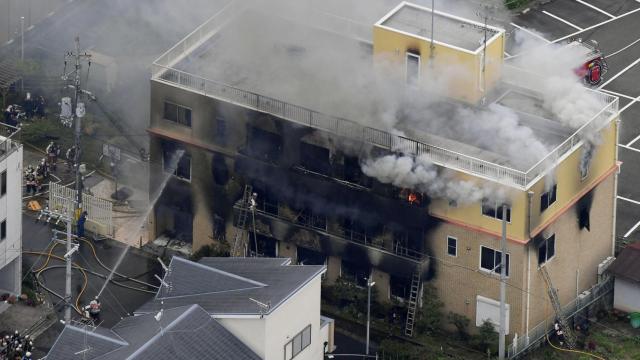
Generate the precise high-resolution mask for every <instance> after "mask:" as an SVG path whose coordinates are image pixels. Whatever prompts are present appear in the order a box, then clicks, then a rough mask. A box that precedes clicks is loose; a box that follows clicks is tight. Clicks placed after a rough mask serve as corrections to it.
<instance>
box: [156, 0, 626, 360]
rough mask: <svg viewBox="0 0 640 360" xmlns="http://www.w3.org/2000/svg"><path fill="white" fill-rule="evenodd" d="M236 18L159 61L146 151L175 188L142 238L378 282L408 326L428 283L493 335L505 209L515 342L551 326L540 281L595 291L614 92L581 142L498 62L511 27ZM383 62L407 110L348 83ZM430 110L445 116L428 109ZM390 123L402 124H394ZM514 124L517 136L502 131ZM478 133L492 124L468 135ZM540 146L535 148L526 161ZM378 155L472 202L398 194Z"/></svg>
mask: <svg viewBox="0 0 640 360" xmlns="http://www.w3.org/2000/svg"><path fill="white" fill-rule="evenodd" d="M372 2H376V1H373V0H372ZM259 3H260V2H259ZM269 3H270V4H271V2H269ZM278 3H283V1H279V2H278ZM300 3H304V1H303V0H299V1H294V0H291V1H289V2H288V4H300ZM377 3H378V5H382V1H377ZM244 5H246V2H242V1H234V2H231V3H230V5H228V6H227V7H225V8H224V9H223V10H222V11H221V12H220V13H218V14H217V15H216V16H214V17H212V18H211V19H210V20H208V21H207V22H206V23H204V24H203V25H202V26H200V27H199V28H198V29H197V30H196V31H194V32H193V33H191V34H190V35H189V36H187V37H186V38H185V39H184V40H183V41H181V42H179V43H178V44H176V45H175V46H174V47H172V48H171V49H170V50H168V51H167V52H166V53H165V54H164V55H162V56H161V57H160V58H158V59H157V60H156V61H155V62H154V64H153V66H152V74H153V75H152V79H151V104H150V109H151V110H150V111H151V118H150V124H149V133H150V134H151V140H150V154H151V160H152V162H154V163H156V164H162V169H161V168H158V169H155V170H154V172H153V173H152V174H151V176H150V179H151V184H150V188H151V189H155V188H156V187H158V186H160V184H161V183H162V180H163V178H164V176H166V175H164V174H163V171H165V173H166V172H171V173H172V174H173V175H174V176H173V177H172V178H171V179H170V180H169V181H168V183H167V188H166V190H165V191H164V193H163V195H162V196H161V197H160V199H159V200H158V202H157V203H156V205H155V208H154V210H153V212H152V216H151V217H150V220H149V226H148V228H149V231H150V234H149V238H150V239H156V238H159V237H161V236H169V237H172V238H174V239H177V240H178V241H182V242H185V243H187V244H188V246H192V248H193V250H194V251H195V250H197V249H198V248H201V247H202V246H205V245H209V244H212V243H215V242H227V243H229V245H230V246H231V248H232V249H241V250H243V252H244V253H245V254H252V253H258V254H260V255H262V256H285V257H290V258H291V259H292V260H293V261H294V262H304V263H305V264H317V265H318V264H323V265H326V267H327V274H326V281H327V283H329V284H331V283H333V282H334V281H335V280H336V279H338V278H342V279H345V280H348V281H351V282H354V283H356V284H358V285H360V286H366V279H367V278H369V277H372V278H373V281H375V283H376V285H375V286H376V289H377V294H378V297H379V300H381V301H386V302H389V301H391V299H393V298H398V299H404V300H405V303H407V304H409V306H408V307H409V308H408V309H407V312H406V314H412V313H413V311H415V310H416V309H415V308H414V309H411V306H415V302H412V301H406V300H407V299H411V298H417V297H418V296H419V293H420V290H419V289H420V288H421V285H422V283H423V282H424V283H427V282H428V283H430V284H432V285H434V287H435V288H436V289H437V294H438V297H439V298H440V300H441V301H442V302H443V303H444V309H443V310H444V311H445V312H449V311H452V312H454V313H457V314H461V315H464V316H466V317H468V318H469V319H471V321H472V323H474V324H477V325H480V324H481V323H482V320H485V319H489V320H491V321H492V322H493V323H498V299H499V288H500V286H499V284H500V282H499V273H500V270H501V259H502V257H503V254H502V253H501V251H500V238H501V226H502V224H501V223H502V221H501V220H502V218H503V215H502V213H503V212H502V211H503V210H505V212H506V216H505V217H506V220H507V222H508V224H507V225H506V232H507V240H508V241H507V243H508V244H507V254H506V255H505V256H504V257H505V259H506V261H505V264H506V268H507V269H506V273H507V277H508V280H507V282H508V285H509V286H507V294H506V302H507V319H508V335H509V337H510V338H513V337H515V336H516V334H517V336H518V338H519V339H527V338H528V337H529V332H530V330H532V329H535V328H536V326H538V324H541V323H542V322H543V321H544V320H548V319H550V318H551V319H552V318H553V316H554V314H553V307H552V306H551V304H550V303H549V298H548V297H547V285H546V283H545V277H544V276H543V275H544V272H545V271H546V272H547V273H548V274H549V275H550V277H549V278H550V279H551V280H552V282H553V285H552V286H553V287H554V288H557V289H559V291H558V298H559V302H560V303H561V305H563V306H564V305H567V304H570V303H571V302H572V301H573V300H575V298H576V296H577V294H580V293H582V292H584V291H585V290H588V289H590V288H591V287H592V286H593V285H594V284H596V283H597V281H598V279H597V277H598V273H597V271H598V265H599V264H600V263H602V261H603V260H605V259H606V258H607V257H609V256H612V255H613V250H614V243H615V239H614V236H613V235H614V233H615V231H614V224H615V204H616V202H615V193H616V191H615V189H616V183H617V173H618V169H619V167H618V161H617V160H618V159H617V150H616V149H617V134H618V127H619V116H618V98H617V97H615V96H611V95H608V94H605V93H601V92H599V91H591V90H584V91H585V92H588V93H585V94H587V95H588V96H589V99H590V100H586V99H584V100H585V101H584V102H585V103H589V104H592V105H593V106H594V107H595V108H594V109H589V111H588V112H585V113H582V112H579V113H580V115H581V119H580V121H584V122H585V125H584V126H583V127H582V128H580V127H579V126H576V124H575V123H570V122H569V121H567V119H566V116H567V113H573V111H569V110H567V111H564V110H566V109H565V104H562V106H560V107H561V108H562V109H560V110H562V111H558V109H557V108H552V107H553V106H550V104H549V98H550V96H549V95H548V94H546V93H545V92H544V89H543V88H542V87H541V86H540V84H543V83H544V80H545V78H544V76H540V75H538V71H537V70H538V69H536V68H530V69H520V68H516V67H514V66H512V65H513V64H509V63H508V62H509V60H506V59H505V58H504V55H503V53H504V47H505V42H506V38H505V31H504V30H503V29H499V28H495V27H491V26H488V27H485V26H484V25H483V24H481V23H478V22H476V21H473V20H467V19H463V18H460V17H457V16H452V15H449V14H445V13H441V12H435V13H432V12H431V10H429V9H426V8H423V7H420V6H415V5H411V4H408V3H402V4H400V5H399V6H398V7H396V8H394V9H387V10H386V11H387V13H386V14H384V13H379V14H376V15H375V16H371V17H370V18H368V19H367V20H363V17H365V16H368V15H365V14H356V15H362V16H361V17H360V18H358V21H354V20H353V19H352V18H351V16H352V15H354V14H350V13H349V7H348V6H345V8H344V14H342V13H340V11H337V12H336V13H335V15H332V14H327V13H326V12H322V11H317V9H316V6H309V7H308V8H309V10H308V11H307V12H302V13H298V12H295V11H270V10H268V9H267V10H265V9H263V8H259V7H258V8H251V9H247V8H246V7H245V6H244ZM274 6H275V5H274ZM372 8H376V7H375V6H373V5H372ZM286 10H289V9H288V8H286ZM389 10H391V11H389ZM432 19H435V21H434V23H435V32H434V34H435V35H434V36H435V37H436V38H435V39H434V41H429V39H428V38H427V37H428V36H427V35H428V34H430V33H431V32H430V30H429V28H430V22H431V21H432ZM363 21H366V23H365V24H364V25H363V24H362V22H363ZM485 39H486V46H484V44H485V43H484V41H485ZM378 63H380V64H382V66H381V68H391V69H392V70H391V72H392V73H394V74H396V75H399V77H400V81H395V82H394V81H389V82H387V83H388V84H392V85H394V86H396V87H395V88H392V89H383V90H389V91H388V93H389V94H390V95H389V97H390V98H391V97H392V96H391V93H392V94H396V93H402V94H404V93H405V92H409V93H410V94H411V95H414V96H407V98H409V100H406V101H405V102H402V103H400V104H399V105H398V104H396V103H394V104H393V105H398V107H399V108H398V109H391V108H387V104H386V103H385V101H384V100H387V99H386V98H382V100H380V101H379V102H378V103H372V101H371V98H372V97H373V95H374V93H375V89H374V90H372V91H371V92H369V90H370V89H368V88H366V87H364V86H362V87H360V86H358V85H357V84H358V82H357V80H358V79H354V78H353V76H352V75H351V74H360V75H361V74H362V71H363V69H367V71H368V69H371V72H374V71H376V69H377V67H376V66H371V67H367V66H368V65H371V64H376V65H377V64H378ZM328 71H330V72H331V73H327V72H328ZM529 71H532V72H529ZM447 72H448V73H451V72H455V73H456V74H459V75H460V76H459V79H458V80H459V81H458V82H453V83H452V84H451V86H450V87H448V88H447V89H448V90H449V91H448V92H447V93H446V94H439V95H443V96H440V97H435V98H434V96H433V94H432V93H429V92H428V91H424V92H416V93H411V92H412V91H421V90H420V87H421V86H422V87H423V88H425V89H427V90H429V89H433V88H437V87H438V86H437V85H435V86H431V85H432V83H430V81H431V80H432V79H433V78H435V77H436V76H437V75H438V74H445V73H447ZM350 80H354V82H350ZM405 82H406V83H408V84H405ZM352 85H353V86H352ZM416 89H417V90H416ZM385 94H387V93H385ZM585 96H586V95H585ZM379 98H380V97H376V98H375V99H379ZM416 99H417V100H416ZM422 99H424V100H425V101H424V102H429V101H434V102H436V105H435V107H434V108H429V109H427V111H420V109H422V107H421V106H422V105H423V101H422ZM594 99H595V100H594ZM412 100H413V102H412ZM591 100H593V101H591ZM461 103H462V104H464V105H461ZM414 108H416V109H417V111H415V112H416V113H417V114H409V115H414V116H415V118H411V117H409V115H408V113H410V112H411V110H412V109H414ZM566 108H567V109H568V107H566ZM578 108H580V109H582V108H583V106H582V105H577V107H576V109H578ZM434 109H435V110H438V111H435V110H434ZM496 109H499V110H500V111H498V112H496ZM572 109H573V108H572ZM431 110H434V111H431ZM440 110H442V111H440ZM449 110H450V111H449ZM592 110H593V111H592ZM563 111H564V112H563ZM464 114H466V115H467V116H464ZM501 114H502V115H504V114H508V116H507V118H508V119H507V120H509V121H507V122H505V121H502V120H505V119H504V118H503V116H502V115H501ZM570 115H571V114H570ZM388 117H397V118H394V119H393V120H394V121H397V124H395V126H394V128H393V129H389V128H388V127H385V126H386V123H385V122H386V120H387V119H388ZM403 117H409V119H404V118H403ZM436 117H438V118H436ZM405 120H406V121H405ZM436 120H438V121H439V122H438V121H436ZM493 120H495V121H493ZM510 121H513V122H515V123H517V124H518V127H517V129H516V130H517V132H518V133H521V134H525V136H524V139H520V140H518V141H516V140H514V139H512V138H511V137H509V136H508V134H511V132H509V131H506V130H505V131H503V128H502V126H503V125H507V123H508V122H510ZM473 122H478V123H480V124H487V123H496V124H498V125H499V126H498V127H497V128H495V129H493V128H492V130H487V129H485V131H484V133H482V134H481V133H479V132H474V133H471V134H466V135H465V132H464V131H463V130H464V129H466V128H475V127H473V126H472V124H473ZM382 123H385V124H382ZM432 123H435V124H441V125H443V126H439V125H433V124H432ZM448 124H453V125H448ZM500 124H501V125H500ZM444 125H447V126H444ZM450 127H451V128H450ZM440 128H445V129H444V130H443V131H441V129H440ZM447 129H448V130H450V131H446V130H447ZM487 132H488V133H489V134H486V133H487ZM585 132H590V133H589V134H585ZM398 134H402V136H400V135H398ZM585 135H586V136H585ZM531 139H538V141H540V142H541V143H544V145H543V146H541V148H544V149H540V152H539V153H536V154H530V151H529V150H531V147H530V146H529V145H530V144H529V140H531ZM593 139H597V140H595V141H593ZM503 143H506V145H507V146H505V147H501V146H495V145H496V144H503ZM180 150H182V151H180ZM176 153H180V154H183V155H182V156H181V157H180V158H179V159H175V156H173V154H176ZM525 153H526V154H527V156H526V159H524V160H523V161H517V160H514V159H517V158H518V155H522V154H525ZM387 155H389V157H388V158H393V156H404V157H405V160H407V161H409V162H410V164H409V166H408V170H405V172H408V171H412V170H414V168H415V167H417V165H415V164H417V163H414V165H411V162H412V161H413V160H414V159H418V158H419V159H420V161H424V162H425V163H427V164H428V165H425V166H426V167H427V168H429V171H427V172H428V173H431V172H433V173H437V175H438V176H439V179H440V181H441V182H443V183H445V184H444V185H447V184H453V185H456V186H458V187H459V188H458V190H462V192H463V193H464V191H466V190H468V192H467V193H465V194H466V195H467V196H462V197H460V198H458V200H460V201H458V200H453V199H451V198H448V194H442V193H441V194H440V195H437V194H436V195H433V196H432V197H430V196H429V193H428V191H427V190H421V189H424V188H425V187H428V186H429V185H430V184H429V183H426V184H421V185H423V186H422V187H420V186H415V188H410V187H411V186H410V185H402V186H394V185H393V184H392V183H396V182H398V183H402V181H403V180H404V179H403V178H402V177H401V176H397V177H394V176H389V178H387V179H386V180H385V178H384V176H377V177H376V179H374V178H372V177H369V176H367V175H365V174H364V171H363V168H362V166H361V164H363V163H366V162H367V161H371V160H376V159H381V158H382V157H383V156H387ZM172 159H173V160H174V161H172ZM172 162H176V164H172ZM391 165H393V164H391ZM159 167H160V166H159ZM389 167H390V168H393V166H389ZM167 170H170V171H167ZM163 175H164V176H163ZM426 175H427V177H429V174H426ZM407 181H408V180H407ZM437 185H442V184H440V183H439V182H438V183H437ZM444 185H443V186H444ZM403 187H405V188H403ZM448 189H449V188H448ZM487 189H493V191H494V194H506V195H505V199H500V200H499V201H498V200H496V198H497V197H500V196H495V197H493V198H492V196H491V195H486V196H485V193H484V192H485V190H487ZM454 190H455V189H454ZM472 190H473V191H472ZM420 191H425V193H424V194H422V193H420ZM251 192H255V193H256V194H257V201H256V202H257V204H256V206H255V211H254V213H252V214H250V215H247V214H248V211H247V210H246V208H247V207H246V205H245V203H246V201H245V202H243V201H239V200H241V199H243V193H244V194H247V193H248V194H251ZM479 194H480V195H479ZM244 198H246V196H244ZM247 232H248V233H249V236H247V234H246V233H247ZM237 234H242V235H241V236H238V235H237ZM246 239H250V240H251V241H246ZM216 266H217V265H216ZM221 269H222V270H224V271H227V270H226V269H224V268H221ZM231 272H232V273H235V272H234V271H231ZM238 274H240V273H238ZM240 275H241V276H244V277H246V278H247V279H251V280H252V281H258V282H262V280H258V279H256V278H254V277H253V275H242V274H240ZM243 281H245V282H246V281H247V280H243ZM318 286H319V285H318ZM256 300H258V301H263V300H266V299H260V298H258V299H256ZM165 301H173V300H169V299H166V300H165ZM412 304H413V305H412ZM201 305H202V306H203V307H204V308H205V309H207V311H209V310H214V311H212V312H213V313H215V309H208V308H207V306H206V304H201ZM272 305H273V302H272ZM155 310H157V306H154V307H153V308H151V309H150V310H149V311H155ZM241 310H247V308H243V309H241ZM314 311H315V310H314ZM214 316H215V314H214ZM254 316H255V314H254ZM407 317H408V318H409V317H410V316H407ZM407 325H408V327H409V326H410V325H411V323H410V322H407ZM296 326H298V327H301V326H303V324H297V325H296ZM313 329H315V327H314V326H312V331H313ZM290 331H298V330H296V329H294V328H292V329H291V330H290ZM256 341H258V340H256ZM258 342H260V343H262V342H263V340H262V339H260V340H259V341H258ZM277 346H281V345H277ZM255 349H258V345H257V344H256V347H255ZM260 351H261V350H256V352H258V353H259V354H261V352H260Z"/></svg>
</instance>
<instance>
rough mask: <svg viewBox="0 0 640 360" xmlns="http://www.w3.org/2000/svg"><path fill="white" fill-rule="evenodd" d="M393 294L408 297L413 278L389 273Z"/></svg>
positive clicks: (403, 297)
mask: <svg viewBox="0 0 640 360" xmlns="http://www.w3.org/2000/svg"><path fill="white" fill-rule="evenodd" d="M389 288H390V289H389V290H390V292H391V296H395V297H399V298H401V299H408V298H409V294H410V293H411V279H407V278H403V277H398V276H394V275H389Z"/></svg>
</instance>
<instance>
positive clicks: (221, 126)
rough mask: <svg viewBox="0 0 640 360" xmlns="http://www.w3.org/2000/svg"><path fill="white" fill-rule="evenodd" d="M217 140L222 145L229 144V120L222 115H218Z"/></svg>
mask: <svg viewBox="0 0 640 360" xmlns="http://www.w3.org/2000/svg"><path fill="white" fill-rule="evenodd" d="M215 141H216V142H217V143H218V144H220V145H226V144H227V121H226V120H225V119H224V118H223V117H221V116H218V117H216V135H215Z"/></svg>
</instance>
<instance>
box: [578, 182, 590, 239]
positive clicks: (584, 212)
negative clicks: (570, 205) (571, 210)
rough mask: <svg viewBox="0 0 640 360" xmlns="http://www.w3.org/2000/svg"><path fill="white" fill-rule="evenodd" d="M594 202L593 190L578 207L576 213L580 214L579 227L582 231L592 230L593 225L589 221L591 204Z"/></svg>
mask: <svg viewBox="0 0 640 360" xmlns="http://www.w3.org/2000/svg"><path fill="white" fill-rule="evenodd" d="M592 202H593V190H592V191H590V192H588V193H587V194H585V195H584V196H583V197H582V198H581V199H580V200H578V204H577V205H576V211H577V212H578V227H579V228H580V230H582V229H587V231H590V230H591V224H590V221H589V213H590V212H591V203H592Z"/></svg>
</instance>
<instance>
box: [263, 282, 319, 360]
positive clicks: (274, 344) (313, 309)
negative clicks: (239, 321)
mask: <svg viewBox="0 0 640 360" xmlns="http://www.w3.org/2000/svg"><path fill="white" fill-rule="evenodd" d="M320 282H321V280H320V276H318V277H316V278H315V279H313V280H312V281H311V282H310V283H308V284H306V285H305V287H303V288H302V289H301V290H300V291H298V292H297V293H296V294H295V296H294V297H292V298H289V299H288V300H287V301H286V302H285V303H283V304H282V305H280V306H279V307H278V308H277V309H276V310H275V311H274V312H273V313H271V314H270V315H269V317H268V319H267V323H266V329H265V330H266V350H265V352H266V357H265V360H282V359H284V358H285V356H284V355H285V354H284V346H285V344H286V343H288V342H289V341H291V339H293V337H294V336H295V335H297V334H298V333H299V332H300V331H302V330H303V329H304V328H305V327H306V326H307V325H311V344H310V345H309V347H307V348H305V349H304V350H302V352H300V353H299V354H298V355H297V356H296V357H295V359H296V360H298V359H299V360H312V359H313V360H321V359H322V358H323V342H324V340H323V334H322V332H321V331H320Z"/></svg>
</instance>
